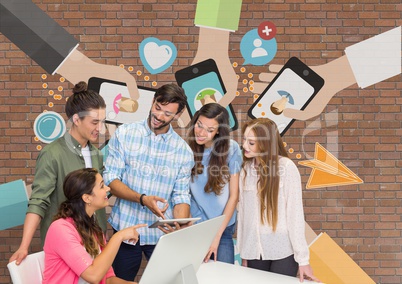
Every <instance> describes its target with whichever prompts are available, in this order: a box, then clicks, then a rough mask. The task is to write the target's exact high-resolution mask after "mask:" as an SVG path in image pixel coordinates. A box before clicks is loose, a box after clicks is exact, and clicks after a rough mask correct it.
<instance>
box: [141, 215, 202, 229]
mask: <svg viewBox="0 0 402 284" xmlns="http://www.w3.org/2000/svg"><path fill="white" fill-rule="evenodd" d="M200 219H201V218H200V217H197V218H179V219H161V220H158V221H156V222H155V223H153V224H152V225H150V226H149V227H148V228H158V226H164V225H165V224H168V225H169V226H172V227H174V223H175V222H177V223H179V225H184V224H187V223H188V222H190V221H194V222H195V221H198V220H200Z"/></svg>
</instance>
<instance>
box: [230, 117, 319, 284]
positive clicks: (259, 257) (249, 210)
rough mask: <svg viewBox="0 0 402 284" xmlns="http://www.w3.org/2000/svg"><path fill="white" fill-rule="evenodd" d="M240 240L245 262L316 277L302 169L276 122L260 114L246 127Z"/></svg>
mask: <svg viewBox="0 0 402 284" xmlns="http://www.w3.org/2000/svg"><path fill="white" fill-rule="evenodd" d="M242 130H243V166H242V170H241V172H240V182H239V190H240V195H239V214H238V228H237V242H238V248H239V252H240V257H241V258H242V265H243V266H248V267H251V268H256V269H260V270H265V271H270V272H274V273H279V274H284V275H289V276H296V275H297V272H298V271H299V277H300V281H303V279H304V278H306V279H312V280H317V279H316V278H315V277H314V275H313V271H312V269H311V267H310V265H309V249H308V246H307V243H306V239H305V235H304V226H305V224H304V223H305V221H304V212H303V203H302V190H301V178H300V173H299V171H298V169H297V167H296V165H295V164H294V163H293V162H292V160H291V159H289V157H288V155H287V152H286V149H285V147H284V145H283V142H282V138H281V137H280V135H279V131H278V128H277V126H276V124H275V123H274V122H273V121H271V120H270V119H268V118H258V119H254V120H251V121H249V122H247V123H246V124H245V125H244V126H243V129H242Z"/></svg>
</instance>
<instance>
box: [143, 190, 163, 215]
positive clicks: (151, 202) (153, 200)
mask: <svg viewBox="0 0 402 284" xmlns="http://www.w3.org/2000/svg"><path fill="white" fill-rule="evenodd" d="M142 202H143V203H144V205H145V206H146V207H147V208H148V209H149V210H151V211H152V213H154V214H155V215H156V216H158V217H161V218H162V219H165V215H163V214H164V213H165V212H166V210H167V209H168V207H169V203H168V202H167V200H165V199H163V198H161V197H159V196H155V195H150V196H148V195H145V196H144V197H143V198H142ZM158 202H159V204H160V203H163V205H162V206H160V205H159V206H158ZM160 207H161V208H160Z"/></svg>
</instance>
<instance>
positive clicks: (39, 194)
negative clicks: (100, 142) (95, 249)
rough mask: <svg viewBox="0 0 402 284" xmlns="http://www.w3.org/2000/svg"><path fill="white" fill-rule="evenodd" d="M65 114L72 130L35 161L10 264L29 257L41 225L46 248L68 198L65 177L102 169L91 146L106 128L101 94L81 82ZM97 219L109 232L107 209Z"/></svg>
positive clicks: (50, 145) (101, 163)
mask: <svg viewBox="0 0 402 284" xmlns="http://www.w3.org/2000/svg"><path fill="white" fill-rule="evenodd" d="M65 111H66V115H67V117H68V120H69V122H70V123H71V128H70V129H69V130H68V132H66V133H65V135H64V136H63V137H60V138H59V139H57V140H56V141H53V142H52V143H50V144H49V145H47V146H46V147H45V148H44V149H43V150H42V151H41V152H40V154H39V156H38V159H37V162H36V169H35V177H34V181H33V184H32V194H31V197H30V199H29V203H28V210H27V214H26V217H25V222H24V229H23V236H22V241H21V244H20V247H19V248H18V250H17V251H16V252H15V253H14V254H13V255H12V256H11V258H10V262H11V261H13V260H16V264H17V265H18V264H20V263H21V261H22V260H23V259H25V257H26V256H27V254H28V250H29V246H30V244H31V241H32V238H33V236H34V233H35V231H36V229H37V227H38V225H39V224H40V236H41V241H42V245H43V243H44V241H45V236H46V232H47V230H48V228H49V226H50V223H51V222H52V220H53V216H54V215H55V214H56V213H57V210H58V207H59V205H60V203H61V202H63V201H64V200H65V199H66V198H65V196H64V193H63V181H64V178H65V176H66V175H67V174H68V173H70V172H72V171H74V170H77V169H80V168H96V169H98V170H99V171H100V173H102V170H103V157H102V153H101V152H100V151H99V150H98V149H97V148H96V147H95V146H93V145H92V143H94V142H96V141H97V138H98V135H99V132H100V131H101V129H102V128H103V127H104V122H105V117H106V104H105V101H104V100H103V98H102V97H101V96H100V95H99V94H98V93H96V92H94V91H92V90H87V84H86V83H85V82H79V83H78V84H76V85H75V87H74V88H73V95H72V96H71V97H69V99H68V100H67V103H66V107H65ZM96 217H97V220H98V222H99V225H100V226H101V227H102V229H103V230H104V231H105V232H106V228H107V227H106V226H107V223H106V212H105V210H104V209H102V210H98V211H97V212H96ZM61 245H62V244H61Z"/></svg>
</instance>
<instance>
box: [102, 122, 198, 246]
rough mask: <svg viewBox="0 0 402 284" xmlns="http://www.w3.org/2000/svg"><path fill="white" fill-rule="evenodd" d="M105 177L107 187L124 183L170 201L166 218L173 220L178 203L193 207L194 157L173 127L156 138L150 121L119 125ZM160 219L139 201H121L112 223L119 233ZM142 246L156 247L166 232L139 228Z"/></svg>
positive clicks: (139, 190)
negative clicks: (191, 191) (191, 195)
mask: <svg viewBox="0 0 402 284" xmlns="http://www.w3.org/2000/svg"><path fill="white" fill-rule="evenodd" d="M108 146H109V154H108V157H107V159H106V165H105V171H104V172H103V178H104V181H105V184H110V183H111V182H112V181H113V180H115V179H118V180H121V181H122V182H123V183H124V184H126V185H127V186H128V187H129V188H131V189H132V190H134V191H136V192H138V193H141V194H142V193H145V194H146V195H156V196H159V197H162V198H164V199H166V200H168V201H169V208H168V210H167V211H166V213H165V217H166V218H169V219H170V218H173V207H174V206H175V205H176V204H181V203H187V204H190V192H189V181H190V175H191V169H192V168H193V166H194V156H193V152H192V151H191V149H190V147H189V146H188V145H187V143H186V142H185V141H184V140H183V139H182V138H181V137H180V136H179V135H178V134H177V133H176V132H175V131H174V130H173V128H172V126H170V128H169V131H168V132H167V133H165V134H159V135H155V133H154V132H152V130H151V129H150V128H149V126H148V122H147V120H142V121H138V122H134V123H130V124H123V125H121V126H119V127H118V128H117V130H116V132H115V134H114V135H113V137H112V138H111V139H110V141H109V144H108ZM158 219H159V218H158V217H157V216H156V215H154V214H153V213H152V212H151V211H150V210H149V209H148V208H146V207H145V208H143V207H142V206H141V205H140V204H139V203H137V202H131V201H128V200H124V199H121V198H117V199H116V203H115V205H114V207H113V209H112V213H111V214H110V217H109V220H108V221H109V223H110V224H111V225H112V227H113V228H114V229H115V230H117V231H119V230H122V229H124V228H127V227H129V226H133V225H136V224H140V223H146V224H148V225H150V224H152V223H154V222H155V221H157V220H158ZM138 232H139V233H140V244H141V245H146V244H148V245H154V244H156V243H157V241H158V239H159V237H160V236H162V235H163V232H162V231H160V230H159V229H149V228H148V227H145V228H139V229H138Z"/></svg>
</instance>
